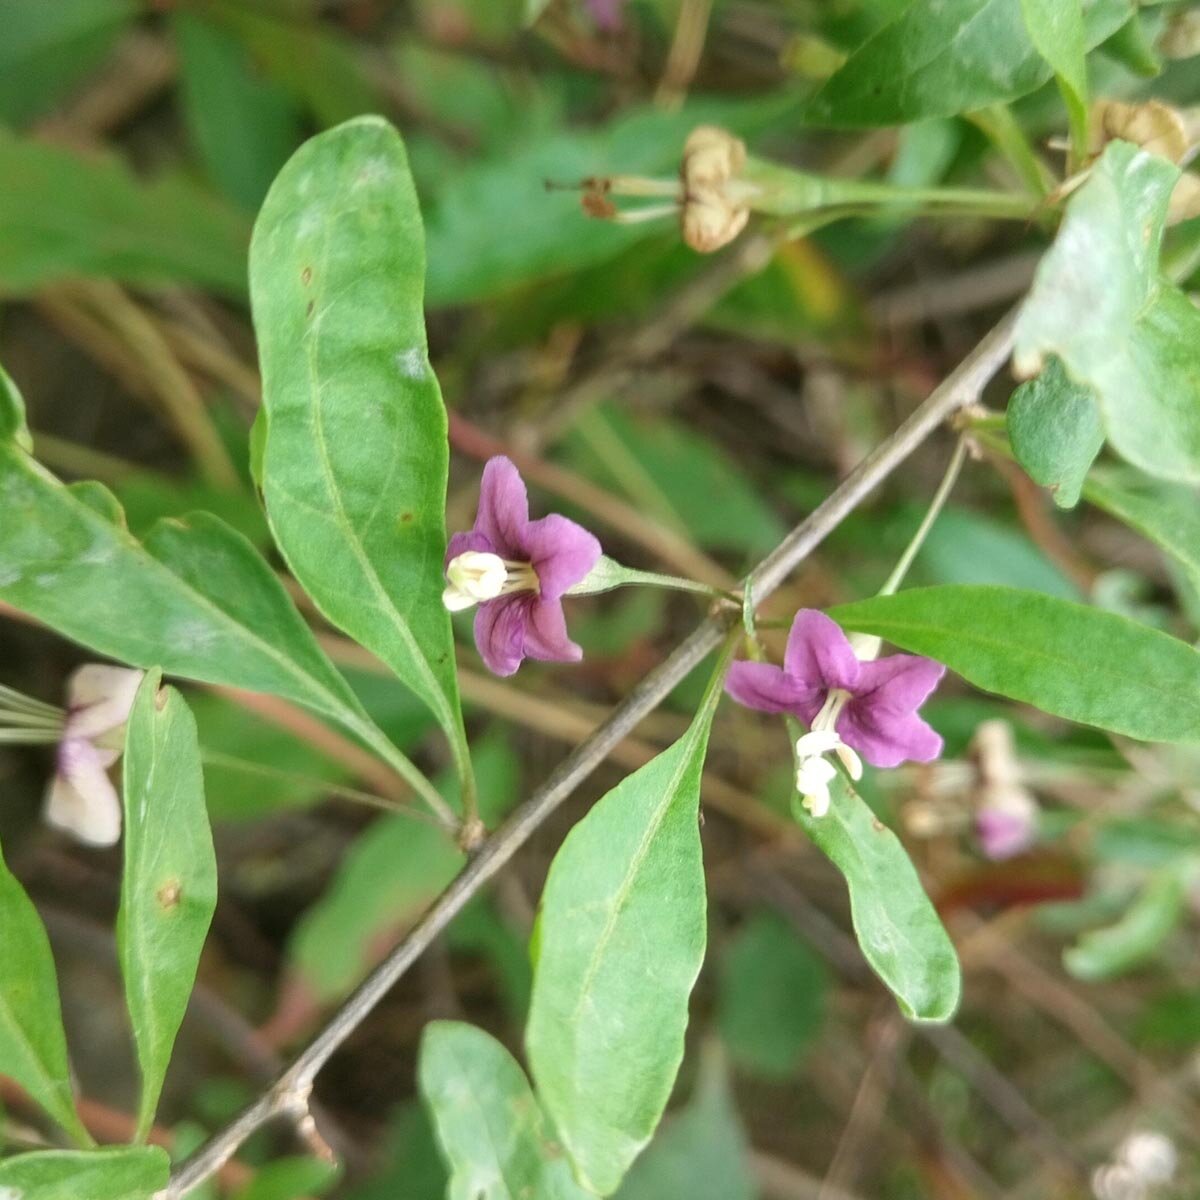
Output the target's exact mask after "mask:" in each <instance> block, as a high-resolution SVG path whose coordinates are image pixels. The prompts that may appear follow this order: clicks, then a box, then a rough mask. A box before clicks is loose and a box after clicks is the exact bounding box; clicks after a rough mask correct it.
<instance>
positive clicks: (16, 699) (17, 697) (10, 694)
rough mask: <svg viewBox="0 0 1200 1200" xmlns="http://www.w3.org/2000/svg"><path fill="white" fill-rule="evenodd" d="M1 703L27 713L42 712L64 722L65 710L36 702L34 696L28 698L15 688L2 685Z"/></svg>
mask: <svg viewBox="0 0 1200 1200" xmlns="http://www.w3.org/2000/svg"><path fill="white" fill-rule="evenodd" d="M0 701H7V702H8V705H9V707H11V708H19V709H23V710H24V711H25V712H31V713H33V712H40V713H45V714H46V715H47V716H53V717H57V718H58V719H59V720H62V717H63V710H62V709H61V708H56V707H55V706H54V705H53V704H46V703H45V702H44V701H42V700H35V699H34V698H33V697H32V696H26V695H24V694H23V693H22V692H18V691H17V690H16V689H15V688H10V687H5V686H4V685H3V684H0Z"/></svg>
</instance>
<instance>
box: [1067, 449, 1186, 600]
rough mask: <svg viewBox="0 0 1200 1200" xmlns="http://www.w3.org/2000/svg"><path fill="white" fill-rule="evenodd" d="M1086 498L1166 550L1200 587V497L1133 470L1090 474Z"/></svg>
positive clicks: (1109, 469) (1181, 486) (1113, 469)
mask: <svg viewBox="0 0 1200 1200" xmlns="http://www.w3.org/2000/svg"><path fill="white" fill-rule="evenodd" d="M1083 494H1084V497H1085V498H1086V499H1087V500H1089V501H1090V502H1091V503H1092V504H1094V505H1096V506H1097V507H1098V508H1102V509H1104V511H1105V512H1107V513H1110V514H1111V515H1112V516H1114V517H1116V518H1117V519H1118V520H1119V521H1124V522H1125V524H1126V525H1128V526H1130V528H1132V529H1136V530H1137V531H1138V532H1139V533H1140V534H1142V535H1143V536H1145V537H1148V538H1149V539H1150V540H1151V541H1152V542H1154V543H1155V544H1156V545H1157V546H1159V547H1161V548H1162V549H1163V550H1165V551H1166V552H1167V553H1168V554H1169V555H1171V557H1172V558H1174V559H1175V561H1176V562H1178V563H1179V565H1180V566H1181V567H1182V568H1183V569H1184V571H1186V572H1187V574H1188V575H1189V577H1190V578H1191V579H1192V580H1193V581H1195V582H1196V583H1197V584H1200V492H1198V491H1197V489H1196V488H1194V487H1189V486H1188V485H1187V484H1183V483H1164V482H1163V481H1162V480H1157V479H1148V478H1147V477H1146V476H1145V475H1143V474H1142V473H1141V472H1140V471H1138V470H1137V469H1136V468H1133V467H1124V468H1122V467H1102V468H1097V469H1095V470H1093V471H1092V473H1091V474H1090V475H1089V476H1088V480H1087V483H1086V484H1084V488H1083Z"/></svg>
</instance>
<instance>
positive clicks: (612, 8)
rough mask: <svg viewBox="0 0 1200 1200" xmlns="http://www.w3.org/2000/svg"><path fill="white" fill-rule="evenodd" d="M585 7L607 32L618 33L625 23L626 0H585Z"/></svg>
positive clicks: (599, 27)
mask: <svg viewBox="0 0 1200 1200" xmlns="http://www.w3.org/2000/svg"><path fill="white" fill-rule="evenodd" d="M584 7H585V8H586V9H587V10H588V13H589V14H590V15H591V18H592V23H593V24H594V25H595V26H596V28H597V29H601V30H603V31H604V32H605V33H616V32H617V31H618V30H619V29H620V28H621V26H622V25H623V24H624V9H625V0H584Z"/></svg>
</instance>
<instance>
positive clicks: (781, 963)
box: [717, 912, 829, 1079]
mask: <svg viewBox="0 0 1200 1200" xmlns="http://www.w3.org/2000/svg"><path fill="white" fill-rule="evenodd" d="M828 990H829V972H828V971H827V970H826V968H825V964H824V962H823V961H822V960H821V958H819V957H818V956H817V955H816V954H815V953H814V952H813V950H812V949H811V948H810V947H809V946H807V945H806V944H805V943H804V942H802V941H801V940H800V939H799V938H798V937H797V935H796V932H795V931H794V930H793V929H792V927H791V926H790V925H789V924H788V923H787V922H786V921H785V920H784V919H783V918H782V917H780V916H779V915H778V914H776V913H772V912H762V913H759V914H757V915H756V916H754V917H752V918H751V919H750V920H749V921H748V922H747V923H746V925H745V926H744V927H743V928H742V929H740V930H739V931H738V933H737V936H736V937H735V938H734V940H733V941H732V943H731V944H730V946H729V948H728V950H727V951H726V954H725V958H724V960H723V961H722V963H721V990H720V993H719V999H718V1005H717V1024H718V1027H719V1029H720V1031H721V1039H722V1041H723V1042H724V1043H725V1046H726V1048H727V1049H728V1051H729V1054H730V1057H731V1058H732V1059H733V1060H734V1062H735V1063H737V1064H738V1065H739V1066H742V1067H745V1068H746V1069H747V1070H749V1071H751V1072H753V1073H754V1074H756V1075H761V1076H763V1077H765V1078H768V1079H786V1078H788V1077H789V1076H790V1075H791V1074H792V1073H793V1072H794V1071H795V1070H796V1067H797V1066H798V1065H799V1063H800V1059H801V1056H802V1055H803V1054H804V1051H805V1050H806V1049H807V1048H808V1047H809V1046H810V1045H811V1044H812V1042H813V1040H814V1039H815V1038H816V1036H817V1035H818V1033H819V1032H820V1028H821V1023H822V1021H823V1019H824V1016H825V998H826V993H827V992H828Z"/></svg>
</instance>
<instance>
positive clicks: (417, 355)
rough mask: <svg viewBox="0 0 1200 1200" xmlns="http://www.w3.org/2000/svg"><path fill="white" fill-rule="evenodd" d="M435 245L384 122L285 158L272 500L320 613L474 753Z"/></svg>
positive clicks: (264, 347)
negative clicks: (433, 324) (435, 322)
mask: <svg viewBox="0 0 1200 1200" xmlns="http://www.w3.org/2000/svg"><path fill="white" fill-rule="evenodd" d="M424 277H425V258H424V239H423V233H422V228H421V215H420V210H419V208H418V205H417V197H416V192H415V190H414V188H413V183H412V178H411V176H410V175H409V171H408V163H407V160H406V157H405V153H404V146H403V143H402V142H401V140H400V137H399V135H398V134H397V133H396V131H395V130H394V129H393V128H392V127H391V126H390V125H388V124H387V123H386V122H385V121H383V120H381V119H379V118H360V119H358V120H354V121H350V122H348V123H347V124H345V125H341V126H338V127H337V128H336V129H332V130H330V131H328V132H327V133H323V134H320V135H319V136H317V137H315V138H313V139H312V140H310V141H309V142H307V143H305V145H304V146H302V147H301V148H300V149H299V150H298V151H297V152H296V153H295V154H294V155H293V156H292V158H291V159H290V160H289V162H288V163H287V165H286V166H285V167H284V168H283V170H282V171H281V172H280V174H279V176H278V177H277V179H276V180H275V183H274V184H273V186H272V188H271V191H270V194H269V195H268V196H267V199H266V202H265V203H264V205H263V208H262V211H261V213H260V214H259V217H258V220H257V222H256V224H255V230H254V238H253V242H252V246H251V251H250V283H251V296H252V304H253V311H254V325H255V330H256V333H257V335H258V342H259V356H260V360H261V363H262V370H263V405H264V411H265V413H266V444H265V448H264V451H263V463H262V471H263V491H264V495H265V497H266V503H267V512H268V515H269V517H270V520H271V526H272V529H273V530H274V532H275V537H276V540H277V541H278V543H279V546H280V549H281V550H282V551H283V554H284V556H285V558H286V559H287V560H288V563H289V565H290V566H291V568H292V571H293V573H294V574H295V576H296V578H297V579H298V580H299V581H300V583H301V584H302V585H303V586H304V588H305V590H306V591H307V592H308V593H309V595H311V596H312V598H313V600H314V601H315V602H316V603H317V606H318V607H319V608H320V609H321V611H322V612H323V613H324V614H325V616H326V617H328V618H329V620H331V621H332V622H333V623H334V624H336V625H337V626H338V627H339V628H341V629H344V630H345V631H346V632H347V633H349V634H350V635H351V636H352V637H354V638H356V639H357V640H358V641H359V642H361V643H362V644H363V645H364V646H366V647H368V648H369V649H371V650H372V651H374V653H376V654H377V655H378V656H379V657H380V658H382V659H383V660H384V661H385V662H387V663H388V664H389V666H391V667H392V669H393V670H394V671H395V672H396V674H397V675H398V676H399V677H400V678H401V679H402V680H403V681H404V682H405V683H406V684H407V685H408V686H409V687H411V688H412V689H413V691H414V692H415V693H416V694H417V695H418V696H420V697H421V698H422V699H423V700H424V701H425V702H426V703H427V704H428V705H429V706H430V708H431V709H432V710H433V712H434V713H435V715H436V716H437V718H438V721H439V723H440V724H441V725H442V727H443V728H444V729H445V730H446V732H447V734H448V736H449V737H450V739H451V742H452V744H453V745H454V746H455V748H456V751H458V752H459V753H462V750H461V744H462V742H463V734H462V718H461V715H460V712H459V703H458V685H457V680H456V677H455V668H454V652H453V642H452V636H451V629H450V621H449V616H448V614H447V613H446V610H445V608H444V607H443V605H442V602H441V592H442V588H443V586H444V581H443V579H442V556H443V554H444V552H445V546H446V532H445V518H444V510H445V501H446V472H447V459H448V447H447V440H446V414H445V409H444V407H443V405H442V399H441V394H440V392H439V390H438V385H437V380H436V379H435V378H434V375H433V372H432V370H431V369H430V366H429V361H428V357H427V352H426V341H425V324H424V316H423V313H422V292H423V287H424Z"/></svg>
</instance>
